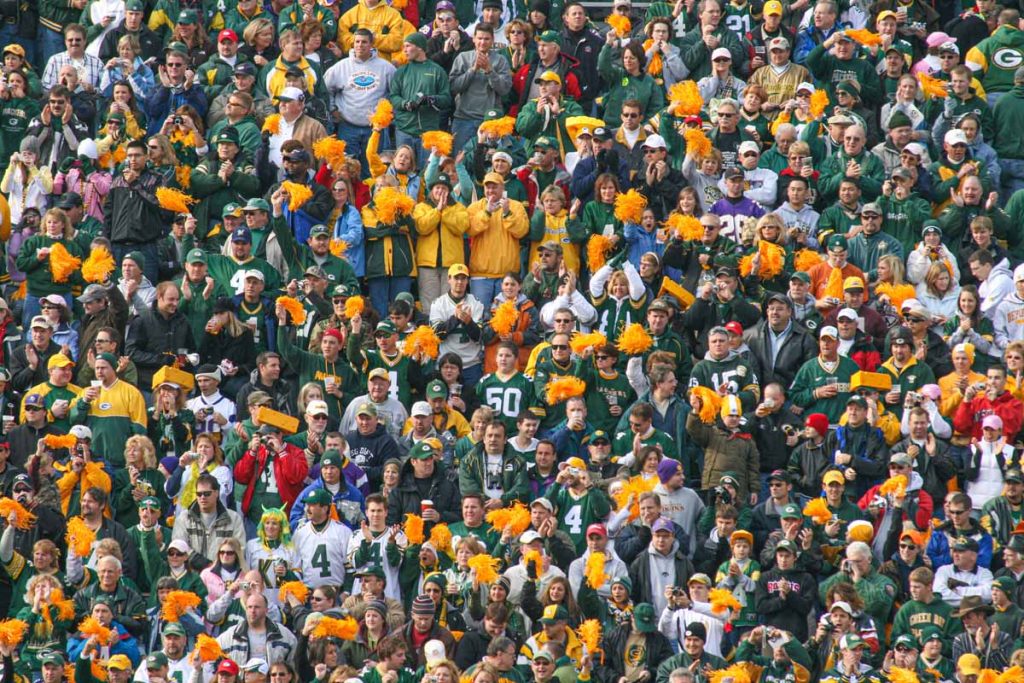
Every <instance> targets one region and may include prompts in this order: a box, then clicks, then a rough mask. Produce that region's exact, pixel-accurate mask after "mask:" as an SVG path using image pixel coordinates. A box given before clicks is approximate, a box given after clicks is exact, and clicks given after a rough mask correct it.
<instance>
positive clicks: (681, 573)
mask: <svg viewBox="0 0 1024 683" xmlns="http://www.w3.org/2000/svg"><path fill="white" fill-rule="evenodd" d="M683 547H684V546H682V545H681V544H679V543H676V544H675V546H674V547H673V550H672V553H673V554H672V558H673V564H674V565H675V569H676V580H675V583H674V584H673V585H676V586H685V585H686V584H687V583H688V582H689V580H690V577H691V576H693V575H694V573H695V572H696V570H695V569H694V568H693V563H692V562H690V558H688V557H687V556H686V555H684V554H683ZM629 580H630V581H631V582H632V583H633V590H632V591H631V592H630V597H631V598H632V599H633V603H634V604H636V603H641V602H649V603H652V604H653V603H654V595H653V582H652V581H651V563H650V558H649V557H648V552H647V548H644V549H643V551H642V552H641V553H640V554H639V555H637V556H636V559H634V560H633V561H632V562H631V563H630V565H629Z"/></svg>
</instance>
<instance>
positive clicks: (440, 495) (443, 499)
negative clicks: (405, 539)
mask: <svg viewBox="0 0 1024 683" xmlns="http://www.w3.org/2000/svg"><path fill="white" fill-rule="evenodd" d="M380 428H381V429H383V428H384V427H383V425H382V426H381V427H380ZM388 438H390V437H388ZM348 440H349V446H350V450H349V453H350V457H352V456H351V454H352V453H354V452H355V448H354V447H353V446H352V438H351V435H350V436H349V437H348ZM392 443H394V441H393V440H392ZM396 450H397V446H396ZM394 457H398V456H397V455H396V456H394ZM383 462H384V461H383V460H381V465H383ZM364 469H366V468H365V467H364ZM381 469H383V467H381ZM367 476H370V475H369V471H367ZM370 484H371V487H372V486H373V477H372V476H370ZM423 498H427V499H429V500H432V501H434V509H435V510H437V511H438V512H439V513H440V515H441V521H442V522H445V523H446V524H452V523H454V522H458V521H460V520H461V519H462V503H461V502H460V501H459V489H458V487H457V486H456V485H455V484H454V483H452V482H451V481H449V479H448V477H447V476H446V474H445V472H444V470H443V469H442V467H441V465H440V464H437V463H435V464H434V474H433V476H431V477H430V488H429V490H428V495H426V496H421V495H420V490H419V487H418V486H417V484H416V477H415V476H414V475H413V471H412V463H410V462H406V463H405V464H404V465H402V473H401V478H400V479H399V480H398V487H397V488H395V490H394V491H392V492H391V493H390V494H389V495H388V524H401V523H402V521H403V520H404V519H405V515H406V513H408V512H412V513H414V514H417V515H418V514H419V513H420V501H421V500H422V499H423ZM429 532H430V528H429V526H428V527H427V533H429Z"/></svg>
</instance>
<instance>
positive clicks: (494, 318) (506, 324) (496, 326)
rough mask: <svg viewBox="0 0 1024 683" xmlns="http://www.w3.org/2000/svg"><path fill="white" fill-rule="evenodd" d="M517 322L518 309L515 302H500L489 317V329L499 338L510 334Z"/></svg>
mask: <svg viewBox="0 0 1024 683" xmlns="http://www.w3.org/2000/svg"><path fill="white" fill-rule="evenodd" d="M518 320H519V309H517V308H516V302H515V301H508V300H506V301H502V302H501V303H500V304H498V306H497V308H495V309H494V314H493V315H491V323H490V324H491V329H492V330H494V332H495V333H496V334H498V335H499V336H501V335H506V334H511V333H512V330H513V329H514V328H515V326H516V322H518Z"/></svg>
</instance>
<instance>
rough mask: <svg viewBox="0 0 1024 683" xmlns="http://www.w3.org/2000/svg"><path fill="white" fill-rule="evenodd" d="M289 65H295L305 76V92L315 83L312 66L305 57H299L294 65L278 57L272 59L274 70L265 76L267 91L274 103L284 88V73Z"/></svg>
mask: <svg viewBox="0 0 1024 683" xmlns="http://www.w3.org/2000/svg"><path fill="white" fill-rule="evenodd" d="M289 66H297V67H298V68H300V69H302V73H303V75H304V76H305V77H306V92H307V93H311V92H313V86H315V85H316V75H315V74H314V73H313V68H312V67H311V66H310V65H309V62H307V61H306V58H305V57H299V61H297V62H296V63H295V64H294V65H289V64H286V63H285V61H284V59H282V58H281V57H278V58H277V60H275V61H274V70H273V71H271V72H270V75H269V76H268V77H267V92H269V93H270V96H271V98H273V100H274V102H275V103H276V102H277V96H278V95H280V94H281V91H282V90H284V89H285V73H286V72H287V71H288V67H289Z"/></svg>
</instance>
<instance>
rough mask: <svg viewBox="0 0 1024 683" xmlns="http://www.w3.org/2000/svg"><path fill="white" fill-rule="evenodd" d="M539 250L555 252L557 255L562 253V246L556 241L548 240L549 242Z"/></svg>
mask: <svg viewBox="0 0 1024 683" xmlns="http://www.w3.org/2000/svg"><path fill="white" fill-rule="evenodd" d="M537 249H538V251H550V252H554V253H555V254H561V253H562V245H561V244H559V243H558V242H557V241H555V240H548V241H547V242H544V243H543V244H541V245H540V246H539V247H537Z"/></svg>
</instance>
